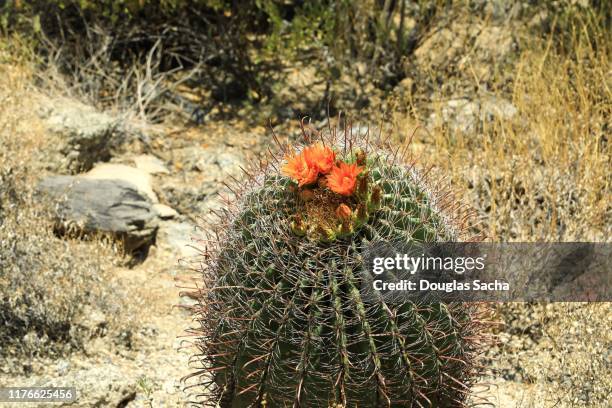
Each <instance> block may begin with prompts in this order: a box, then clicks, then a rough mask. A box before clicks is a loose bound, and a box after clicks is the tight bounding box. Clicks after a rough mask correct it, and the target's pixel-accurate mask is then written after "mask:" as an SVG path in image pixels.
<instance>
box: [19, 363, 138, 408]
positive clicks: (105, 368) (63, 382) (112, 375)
mask: <svg viewBox="0 0 612 408" xmlns="http://www.w3.org/2000/svg"><path fill="white" fill-rule="evenodd" d="M20 386H24V387H25V386H28V387H76V394H77V399H76V401H75V402H74V403H72V404H61V405H62V406H78V407H121V406H125V404H127V403H128V402H129V401H131V400H133V399H134V398H135V397H136V391H137V387H136V384H135V383H134V382H133V380H132V379H131V378H130V377H128V376H126V375H124V374H123V372H122V371H121V369H120V368H119V367H117V366H115V365H112V364H101V365H97V366H92V367H91V368H83V369H78V370H72V371H68V372H67V373H65V375H63V376H61V377H59V376H58V377H56V378H54V379H51V380H40V379H39V380H38V381H36V380H32V381H29V382H27V384H20ZM28 405H29V406H31V407H48V406H49V403H30V404H28Z"/></svg>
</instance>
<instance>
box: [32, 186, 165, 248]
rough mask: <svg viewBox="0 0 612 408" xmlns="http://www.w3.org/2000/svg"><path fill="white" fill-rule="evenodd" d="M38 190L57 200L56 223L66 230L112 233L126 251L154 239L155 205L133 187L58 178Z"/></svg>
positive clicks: (155, 228) (156, 219)
mask: <svg viewBox="0 0 612 408" xmlns="http://www.w3.org/2000/svg"><path fill="white" fill-rule="evenodd" d="M38 189H39V191H42V192H44V193H46V194H48V195H50V196H52V197H54V198H55V199H56V200H58V210H57V216H58V219H57V221H58V224H59V225H60V226H61V227H62V228H63V229H73V228H75V229H77V230H80V231H85V232H108V233H112V234H114V235H115V236H116V237H118V238H120V239H121V240H123V241H124V243H125V247H126V250H127V251H132V250H134V249H137V248H140V247H142V246H144V245H147V244H149V243H150V242H151V241H152V240H153V238H154V237H155V232H156V230H157V223H158V218H157V216H156V215H157V214H156V213H155V211H154V210H153V208H152V202H151V200H150V198H149V197H148V196H146V195H144V194H143V193H142V192H140V191H139V190H138V188H136V186H135V185H133V184H132V183H128V182H126V181H124V180H98V179H93V178H85V177H79V176H55V177H48V178H45V179H44V180H42V181H41V182H40V184H39V185H38Z"/></svg>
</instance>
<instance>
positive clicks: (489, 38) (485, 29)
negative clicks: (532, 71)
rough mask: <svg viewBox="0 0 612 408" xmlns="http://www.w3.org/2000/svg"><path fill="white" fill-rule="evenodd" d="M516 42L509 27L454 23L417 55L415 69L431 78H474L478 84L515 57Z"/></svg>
mask: <svg viewBox="0 0 612 408" xmlns="http://www.w3.org/2000/svg"><path fill="white" fill-rule="evenodd" d="M513 47H515V41H514V38H513V36H512V30H511V29H510V28H508V27H507V26H489V25H482V24H478V23H472V24H466V23H461V22H453V23H451V24H450V25H449V26H448V27H443V28H441V29H436V30H435V31H434V32H433V33H432V34H431V35H430V36H427V38H426V39H425V40H424V41H423V43H422V44H421V45H420V46H419V47H418V48H417V49H416V50H415V52H414V63H415V65H416V68H417V69H418V70H419V71H421V72H423V73H429V74H436V73H445V74H446V75H445V76H441V77H444V78H446V81H448V76H449V74H452V75H458V76H460V77H461V76H466V75H469V76H471V80H473V78H474V76H476V77H477V78H478V80H479V81H481V82H483V81H488V80H489V79H491V78H492V77H493V74H494V72H495V69H496V67H500V65H501V64H503V63H505V62H506V61H507V60H508V58H509V56H510V55H511V54H512V52H511V51H512V50H513Z"/></svg>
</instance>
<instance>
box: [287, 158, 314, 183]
mask: <svg viewBox="0 0 612 408" xmlns="http://www.w3.org/2000/svg"><path fill="white" fill-rule="evenodd" d="M282 172H283V174H284V175H286V176H288V177H291V178H292V179H294V180H295V181H297V182H298V185H299V186H300V187H302V186H305V185H308V184H312V183H314V182H315V181H317V177H318V176H319V169H318V168H317V167H316V166H313V165H311V164H309V163H308V161H307V160H306V158H305V157H304V155H303V154H298V155H297V156H291V157H289V158H288V159H287V164H286V165H285V166H283V168H282Z"/></svg>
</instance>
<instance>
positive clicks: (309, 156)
mask: <svg viewBox="0 0 612 408" xmlns="http://www.w3.org/2000/svg"><path fill="white" fill-rule="evenodd" d="M303 154H304V157H305V158H306V162H308V164H309V165H311V166H316V167H317V169H319V173H321V174H328V173H329V172H330V171H331V169H332V168H333V167H334V162H335V161H336V154H335V153H334V151H333V150H332V149H330V148H329V147H327V146H323V144H322V143H320V142H319V143H315V144H313V145H311V146H308V147H307V148H305V149H304V152H303Z"/></svg>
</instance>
